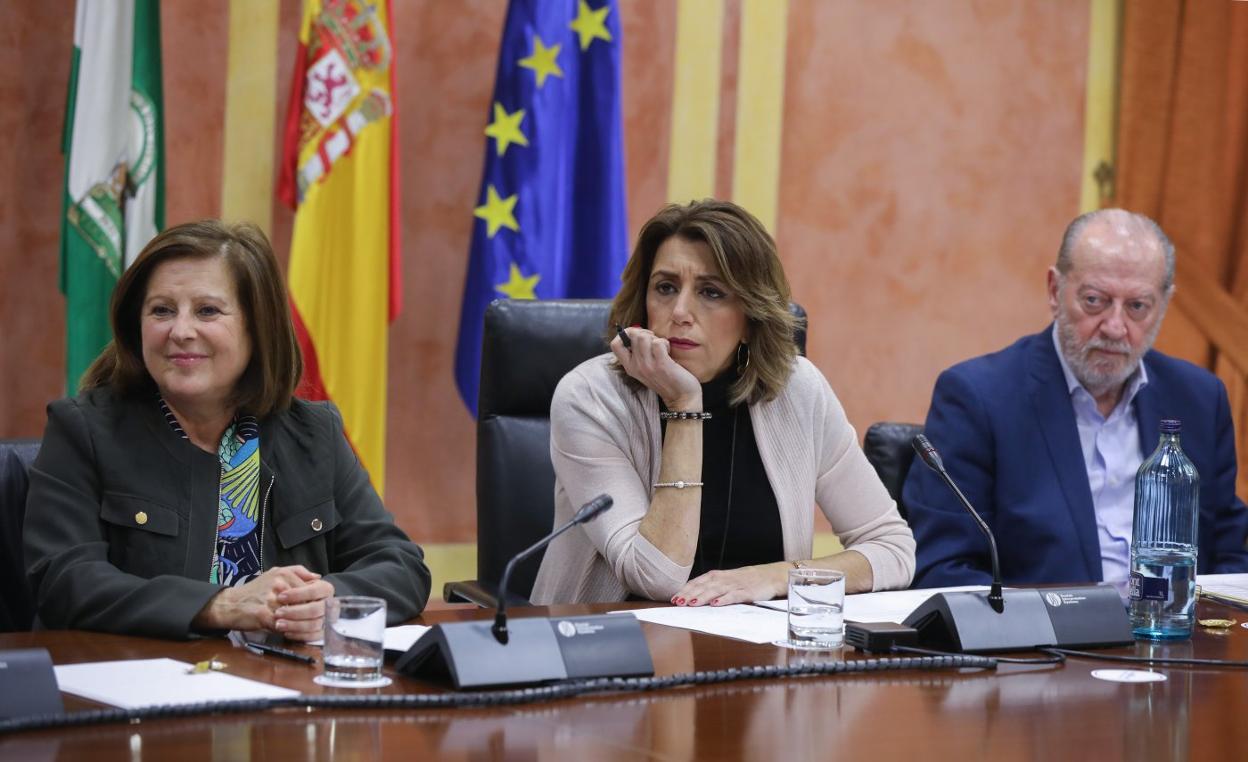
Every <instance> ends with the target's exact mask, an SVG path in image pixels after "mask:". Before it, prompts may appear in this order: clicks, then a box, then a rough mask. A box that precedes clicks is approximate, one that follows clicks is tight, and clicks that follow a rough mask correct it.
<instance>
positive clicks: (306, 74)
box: [278, 0, 399, 492]
mask: <svg viewBox="0 0 1248 762" xmlns="http://www.w3.org/2000/svg"><path fill="white" fill-rule="evenodd" d="M391 18H392V16H391V12H390V3H389V2H387V1H386V0H374V1H371V2H370V1H368V0H305V3H304V13H303V22H302V24H301V25H300V30H299V50H298V58H297V60H296V62H295V76H294V80H293V82H292V84H291V94H290V102H289V104H288V107H287V112H286V127H285V149H284V152H283V157H282V169H281V177H280V180H279V184H278V195H279V196H280V197H281V199H282V200H283V201H285V202H286V203H287V204H289V205H290V206H291V207H293V208H294V209H295V224H294V230H293V232H292V235H291V245H290V270H289V277H290V299H291V311H292V313H293V317H294V322H295V331H296V334H297V335H298V337H299V345H300V348H301V349H302V350H303V357H304V376H303V382H302V384H301V385H300V388H299V392H298V393H299V395H300V396H302V397H305V398H308V399H330V400H333V402H334V403H335V404H336V405H337V406H338V408H339V410H341V411H342V419H343V426H344V428H345V429H346V432H347V437H348V438H349V439H350V440H351V444H352V446H353V447H354V448H355V451H356V453H357V454H358V455H359V457H360V460H361V461H362V462H363V464H364V466H365V468H367V469H368V472H369V475H370V476H371V477H372V481H373V484H374V486H375V487H376V488H377V491H378V492H381V491H382V488H383V486H384V480H385V444H386V363H387V353H388V327H389V322H390V320H392V319H393V318H394V316H395V315H396V314H397V313H398V309H399V278H398V272H399V269H398V258H399V240H398V239H399V236H398V227H397V214H396V213H395V209H396V208H397V206H398V183H397V175H398V173H397V165H398V157H397V154H398V152H397V149H396V146H395V143H394V140H395V135H396V126H395V119H396V118H397V114H396V109H395V98H394V82H393V75H394V69H393V65H394V41H393V38H392V37H391V27H390V19H391Z"/></svg>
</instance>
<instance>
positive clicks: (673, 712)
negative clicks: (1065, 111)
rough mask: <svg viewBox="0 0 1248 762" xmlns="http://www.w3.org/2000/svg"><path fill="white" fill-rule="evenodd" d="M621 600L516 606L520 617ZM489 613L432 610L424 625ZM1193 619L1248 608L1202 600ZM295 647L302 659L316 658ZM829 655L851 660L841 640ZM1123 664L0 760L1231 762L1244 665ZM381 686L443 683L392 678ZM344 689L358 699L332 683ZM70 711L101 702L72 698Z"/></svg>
mask: <svg viewBox="0 0 1248 762" xmlns="http://www.w3.org/2000/svg"><path fill="white" fill-rule="evenodd" d="M615 608H619V606H618V605H617V606H555V607H551V608H549V609H538V608H532V609H516V610H515V611H514V612H513V615H515V616H525V615H530V616H532V615H540V614H545V613H551V614H554V615H576V614H587V613H600V612H602V611H606V610H609V609H615ZM486 616H488V614H486V613H485V612H481V611H479V610H477V609H472V608H463V609H455V610H442V611H437V612H429V613H427V614H426V615H425V616H424V617H422V618H421V619H420V620H418V621H419V622H421V623H424V624H436V623H438V622H448V621H461V620H465V619H475V618H483V617H486ZM1200 616H1202V617H1210V616H1212V617H1224V618H1229V619H1238V620H1240V621H1241V622H1242V621H1244V620H1245V619H1246V618H1248V616H1245V614H1244V613H1243V612H1237V611H1234V610H1232V609H1229V608H1225V607H1222V606H1219V605H1215V604H1211V603H1207V602H1204V601H1202V602H1201V603H1200ZM642 627H643V630H644V631H645V635H646V639H647V641H648V642H649V645H650V649H651V653H652V655H653V657H654V665H655V673H656V674H657V675H670V674H675V673H683V672H691V671H694V670H717V669H723V668H725V667H733V666H744V665H759V664H762V665H772V664H777V665H783V664H793V663H797V662H799V661H804V660H811V659H816V658H817V659H826V658H829V657H828V655H827V654H821V655H818V656H811V655H807V654H804V653H802V652H795V651H788V650H785V649H781V648H777V647H775V646H770V645H754V644H751V643H744V642H739V641H734V640H728V639H724V638H717V637H713V636H710V635H703V634H700V633H695V632H690V631H687V630H679V629H673V628H669V627H662V626H659V625H652V624H644V623H643V625H642ZM34 646H41V647H45V648H47V649H48V650H49V651H50V652H51V654H52V659H53V661H54V662H55V663H56V664H71V663H75V662H87V661H106V660H113V659H140V658H153V657H162V656H165V657H171V658H175V659H179V660H182V661H187V662H195V661H200V660H203V659H208V658H210V657H213V656H214V655H215V656H217V657H218V658H219V659H221V660H222V661H225V662H227V664H228V668H227V670H226V671H227V672H229V673H231V674H236V675H240V676H243V677H249V678H253V679H256V680H262V681H265V682H269V683H273V684H277V685H282V686H286V687H289V688H294V689H297V690H300V691H303V692H305V693H310V694H325V693H332V692H335V691H334V689H328V688H322V687H321V686H318V685H316V684H315V683H313V682H312V677H313V676H314V675H315V674H316V673H317V670H316V669H315V668H312V667H307V666H304V665H301V664H298V663H295V662H291V661H287V660H283V659H277V658H272V657H266V656H258V655H255V654H252V653H251V652H248V651H244V650H241V649H236V648H234V647H233V646H231V645H230V644H229V643H228V642H227V641H225V640H200V641H193V642H170V641H161V640H150V639H145V638H132V637H124V636H115V635H104V634H99V633H86V632H41V633H17V634H5V635H0V649H9V648H25V647H34ZM302 648H306V650H307V652H308V653H310V654H316V653H317V651H318V649H315V648H308V647H302ZM1107 653H1120V654H1129V653H1138V654H1149V655H1170V656H1198V657H1203V658H1221V659H1239V660H1244V659H1248V630H1245V629H1244V628H1242V627H1240V626H1238V625H1237V626H1235V627H1233V628H1231V629H1230V630H1229V631H1221V632H1214V631H1210V630H1199V631H1198V632H1197V633H1196V634H1195V635H1194V636H1193V638H1192V640H1191V641H1190V642H1185V643H1179V644H1170V645H1152V644H1143V643H1137V644H1136V645H1135V646H1133V647H1127V648H1121V649H1115V650H1111V651H1107ZM831 658H838V659H847V660H849V659H858V658H863V655H862V654H859V653H858V652H856V651H854V650H853V649H850V648H846V649H845V650H844V651H843V652H840V653H838V654H836V655H834V656H833V657H831ZM1120 666H1125V665H1114V664H1107V663H1105V662H1099V661H1098V662H1094V661H1088V660H1083V659H1071V660H1070V661H1068V662H1067V663H1066V664H1065V665H1064V666H1058V667H1054V666H1031V665H1027V666H1023V665H1009V664H1003V665H1001V666H1000V667H999V668H998V669H997V670H995V671H986V670H965V671H962V672H957V671H896V672H882V673H870V674H859V675H844V676H828V677H805V678H793V679H787V680H771V681H764V680H752V681H744V682H737V683H730V684H722V685H712V686H701V687H691V688H680V689H675V690H670V691H660V692H651V693H644V694H641V693H633V694H619V695H609V696H596V697H584V698H577V699H569V700H562V701H555V702H548V703H538V704H527V705H522V706H511V707H498V708H488V709H438V710H404V711H390V710H386V711H366V710H311V711H309V710H304V709H300V710H290V709H287V710H275V711H269V712H266V713H263V714H259V715H254V716H242V715H226V716H215V717H192V718H183V719H160V720H149V721H144V722H141V723H135V724H129V725H103V726H90V727H77V728H68V729H62V730H44V731H33V732H25V733H17V734H12V735H8V736H0V759H23V760H26V759H29V760H53V759H92V760H111V759H118V760H123V759H124V760H130V761H131V762H138V761H139V760H144V759H151V760H155V759H160V760H164V759H176V760H178V761H179V762H190V761H191V760H199V759H211V760H249V759H256V760H259V759H308V760H322V759H324V760H329V759H374V758H383V759H390V758H393V759H424V758H436V759H450V760H455V759H465V760H479V759H540V760H545V759H594V760H598V759H634V758H643V759H645V758H652V759H668V760H677V759H770V760H772V761H773V762H788V761H789V760H804V759H831V758H833V757H836V758H842V759H862V760H871V759H897V758H902V757H903V756H904V757H906V758H910V759H952V758H962V759H994V760H996V759H1000V760H1009V759H1096V760H1105V759H1131V760H1149V759H1164V760H1181V759H1240V758H1243V757H1244V755H1245V754H1246V753H1248V670H1242V669H1240V670H1236V669H1213V668H1208V667H1199V668H1183V667H1155V668H1154V670H1155V671H1157V672H1160V673H1162V674H1164V675H1166V676H1167V678H1168V679H1167V680H1166V681H1164V682H1155V683H1144V684H1122V683H1113V682H1104V681H1101V680H1097V679H1095V678H1093V677H1092V676H1091V672H1092V670H1094V669H1101V668H1106V667H1109V668H1114V667H1120ZM395 678H396V679H395V681H394V685H392V686H391V687H389V688H386V689H382V691H381V692H386V693H421V692H434V691H440V690H441V689H439V688H437V687H435V686H432V685H430V684H427V683H423V682H421V681H417V680H413V679H409V678H404V677H401V676H398V675H395ZM338 692H340V693H355V692H353V691H338ZM64 698H65V705H66V710H67V711H76V710H82V709H88V708H98V706H99V705H96V704H94V703H92V702H89V701H86V700H84V699H79V698H77V697H74V696H70V695H68V694H66V695H65V696H64Z"/></svg>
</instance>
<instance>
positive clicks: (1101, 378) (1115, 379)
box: [1056, 311, 1161, 397]
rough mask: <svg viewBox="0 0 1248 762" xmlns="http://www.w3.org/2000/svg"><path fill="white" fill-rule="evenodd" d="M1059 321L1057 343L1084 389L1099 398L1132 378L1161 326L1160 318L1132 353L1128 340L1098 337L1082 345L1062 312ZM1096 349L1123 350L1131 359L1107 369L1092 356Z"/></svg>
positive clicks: (1058, 316)
mask: <svg viewBox="0 0 1248 762" xmlns="http://www.w3.org/2000/svg"><path fill="white" fill-rule="evenodd" d="M1056 322H1057V343H1058V345H1059V346H1060V347H1061V348H1062V355H1063V356H1064V357H1065V358H1066V363H1067V364H1068V365H1070V371H1071V372H1072V373H1074V374H1075V378H1077V379H1079V383H1081V384H1083V388H1085V389H1087V390H1088V392H1089V393H1090V394H1091V395H1092V396H1093V397H1099V396H1100V395H1102V394H1104V393H1106V392H1108V391H1110V390H1112V389H1115V388H1117V387H1119V386H1122V384H1124V383H1125V382H1126V380H1127V379H1128V378H1130V377H1131V374H1132V373H1134V372H1135V369H1136V368H1138V367H1139V366H1140V358H1141V357H1143V356H1144V353H1145V352H1147V351H1148V350H1149V349H1150V348H1151V347H1152V345H1153V340H1154V339H1155V338H1157V331H1158V330H1160V328H1161V321H1160V320H1158V321H1157V325H1155V326H1154V327H1153V330H1152V331H1150V332H1149V335H1148V337H1147V338H1146V340H1145V342H1144V345H1143V346H1141V347H1140V349H1139V350H1137V351H1135V352H1132V351H1131V345H1130V344H1129V343H1128V342H1126V341H1106V340H1104V339H1100V338H1097V337H1095V336H1093V337H1092V338H1090V339H1088V341H1087V343H1085V344H1084V345H1083V346H1079V340H1078V338H1077V337H1076V336H1075V331H1074V328H1073V327H1072V326H1071V325H1070V323H1069V322H1067V321H1066V320H1065V318H1064V316H1063V315H1062V314H1061V312H1060V311H1059V312H1058V315H1057V318H1056ZM1095 349H1100V350H1106V351H1110V352H1120V353H1122V354H1124V355H1127V358H1126V361H1125V362H1123V363H1122V364H1121V365H1118V366H1116V367H1115V368H1113V369H1106V370H1103V369H1101V368H1098V367H1096V364H1095V363H1094V362H1092V360H1091V359H1090V355H1091V354H1092V350H1095Z"/></svg>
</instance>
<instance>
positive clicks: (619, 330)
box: [615, 323, 633, 350]
mask: <svg viewBox="0 0 1248 762" xmlns="http://www.w3.org/2000/svg"><path fill="white" fill-rule="evenodd" d="M615 332H616V334H618V335H619V337H620V343H621V344H623V345H624V348H625V349H629V350H631V349H632V348H633V341H632V339H630V338H628V334H627V333H624V326H622V325H620V324H619V323H616V324H615Z"/></svg>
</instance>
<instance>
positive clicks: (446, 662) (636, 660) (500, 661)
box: [395, 614, 654, 690]
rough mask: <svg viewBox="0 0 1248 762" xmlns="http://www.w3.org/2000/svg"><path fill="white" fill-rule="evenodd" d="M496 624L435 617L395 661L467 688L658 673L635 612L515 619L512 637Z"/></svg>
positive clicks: (414, 672) (406, 669) (412, 672)
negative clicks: (501, 637)
mask: <svg viewBox="0 0 1248 762" xmlns="http://www.w3.org/2000/svg"><path fill="white" fill-rule="evenodd" d="M492 628H493V623H492V622H488V621H479V622H454V623H451V624H439V625H435V626H434V627H433V628H432V629H430V630H429V631H428V632H426V633H425V634H424V635H422V636H421V637H420V639H419V640H417V641H416V642H415V643H414V644H412V647H411V648H409V649H408V650H407V652H406V653H404V654H403V655H402V656H400V657H399V659H398V661H397V662H395V669H397V670H398V671H399V672H401V673H403V674H405V675H409V676H412V677H417V678H421V679H424V680H429V681H431V682H435V683H440V684H443V685H447V684H449V685H451V686H453V687H455V688H456V689H460V690H462V689H475V688H486V687H499V686H510V685H534V684H537V683H548V682H556V681H559V680H569V679H583V678H593V677H649V676H651V675H653V674H654V662H653V661H652V660H651V658H650V647H649V646H648V645H647V644H646V638H645V635H643V634H642V631H641V622H640V621H639V620H638V619H637V618H636V617H634V616H631V615H629V614H603V615H599V616H569V617H555V618H546V617H526V618H523V619H509V620H507V631H508V642H507V643H506V644H502V643H499V642H498V639H497V638H495V637H494V632H493V629H492Z"/></svg>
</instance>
